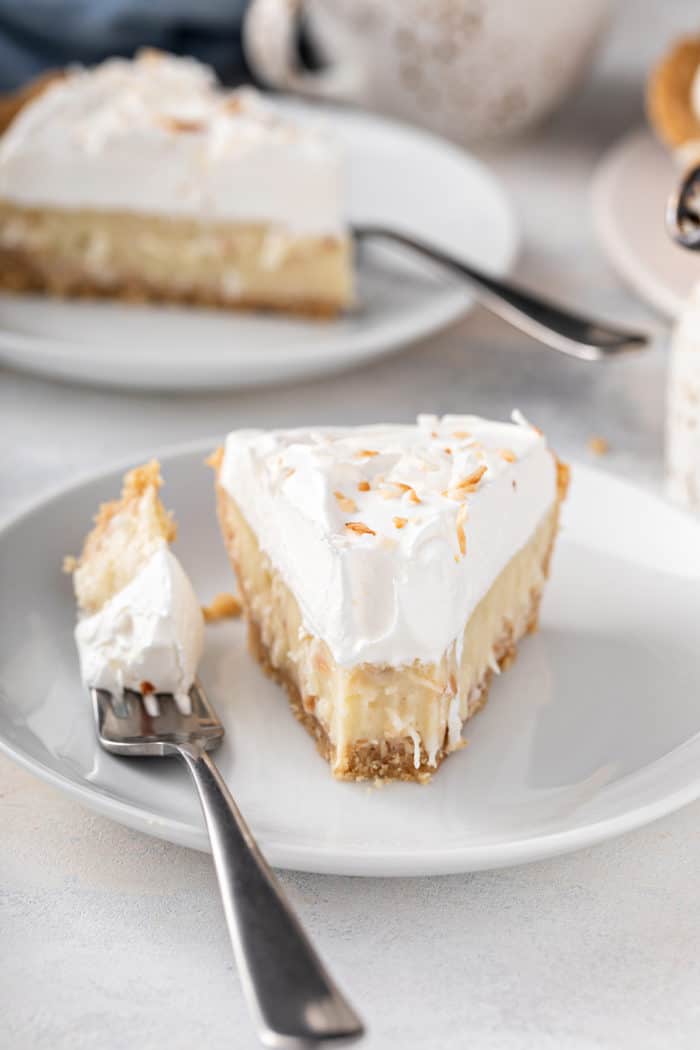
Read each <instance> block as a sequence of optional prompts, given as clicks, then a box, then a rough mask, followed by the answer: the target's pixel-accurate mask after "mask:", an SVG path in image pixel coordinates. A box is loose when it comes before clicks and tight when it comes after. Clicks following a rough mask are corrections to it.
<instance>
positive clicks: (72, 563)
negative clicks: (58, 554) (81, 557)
mask: <svg viewBox="0 0 700 1050" xmlns="http://www.w3.org/2000/svg"><path fill="white" fill-rule="evenodd" d="M78 564H79V562H78V559H77V558H76V557H75V555H73V554H66V555H65V557H64V559H63V571H64V572H65V573H66V574H67V575H70V574H71V573H73V572H75V570H76V569H77V568H78Z"/></svg>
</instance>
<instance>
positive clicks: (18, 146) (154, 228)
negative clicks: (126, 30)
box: [0, 51, 352, 315]
mask: <svg viewBox="0 0 700 1050" xmlns="http://www.w3.org/2000/svg"><path fill="white" fill-rule="evenodd" d="M27 99H28V101H27V102H26V104H24V105H22V106H21V107H20V109H19V112H18V113H17V115H16V116H14V118H13V119H12V120H11V123H10V125H9V127H8V129H7V131H6V132H5V134H4V135H3V137H2V139H0V286H1V287H5V288H11V289H14V290H20V291H24V290H39V291H47V292H51V293H56V294H61V295H69V296H72V295H99V296H102V295H106V296H118V297H120V298H125V299H132V298H136V299H159V300H169V301H173V302H193V303H202V304H213V305H219V306H227V307H241V308H243V307H263V308H272V309H278V310H290V311H294V312H300V313H310V314H322V315H323V314H334V313H336V312H338V311H339V310H342V309H343V308H344V307H345V306H347V305H348V303H349V302H350V300H351V297H352V275H351V258H350V254H351V253H350V242H349V238H348V235H347V231H346V228H345V226H344V224H343V219H342V189H341V175H342V172H341V167H342V165H341V157H340V155H339V152H338V150H337V149H336V147H335V145H334V144H333V143H332V142H331V141H330V140H329V139H328V138H327V137H326V136H325V135H324V134H322V133H321V131H319V130H318V129H317V128H311V127H306V126H305V127H304V128H302V127H300V126H298V125H296V124H295V123H293V122H292V121H290V120H288V119H287V118H286V117H283V116H281V115H280V114H278V113H277V112H276V111H275V110H274V109H272V108H271V107H269V106H268V105H266V104H265V103H264V102H263V101H262V100H261V98H260V96H259V95H258V94H257V93H256V92H254V91H252V90H250V89H240V90H236V91H225V90H223V89H222V88H221V87H220V86H219V85H218V84H217V82H216V79H215V76H214V73H213V71H212V70H210V69H209V68H208V67H206V66H203V65H201V64H200V63H198V62H195V61H194V60H192V59H188V58H175V57H173V56H170V55H165V54H162V53H159V52H153V51H148V52H141V53H140V54H139V55H138V56H137V57H136V58H135V59H134V60H132V61H128V60H125V59H117V58H114V59H110V60H108V61H106V62H104V63H102V65H99V66H97V67H96V68H94V69H90V70H85V69H73V70H68V71H67V72H66V74H65V75H63V76H61V77H57V78H56V79H55V81H53V82H50V83H48V85H46V84H43V85H42V90H41V91H39V92H37V93H34V94H32V93H31V92H30V93H28V95H27Z"/></svg>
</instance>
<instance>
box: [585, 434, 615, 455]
mask: <svg viewBox="0 0 700 1050" xmlns="http://www.w3.org/2000/svg"><path fill="white" fill-rule="evenodd" d="M588 451H589V452H592V453H593V455H594V456H604V455H605V454H606V453H607V452H609V451H610V444H609V442H608V440H607V438H604V437H601V436H600V434H593V435H592V437H589V439H588Z"/></svg>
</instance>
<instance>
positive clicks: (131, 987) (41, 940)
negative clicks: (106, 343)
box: [0, 0, 700, 1050]
mask: <svg viewBox="0 0 700 1050" xmlns="http://www.w3.org/2000/svg"><path fill="white" fill-rule="evenodd" d="M697 23H698V19H697V12H696V6H695V5H694V4H692V3H689V2H683V3H681V2H680V0H677V2H674V3H672V4H659V3H655V2H654V0H634V2H632V0H628V2H627V3H626V4H624V5H621V6H620V8H619V9H618V15H617V18H616V21H615V23H614V25H613V27H612V32H611V34H610V36H609V38H608V41H607V43H606V45H605V47H604V48H603V50H602V52H601V54H600V56H599V58H598V60H597V62H596V66H595V69H594V71H593V74H592V75H591V77H590V78H589V79H588V80H587V81H586V83H585V84H584V85H582V87H581V88H580V90H579V91H578V93H577V95H576V97H575V98H574V99H572V100H571V102H569V103H568V104H567V106H566V107H565V108H564V109H563V110H562V111H561V112H560V113H559V114H558V115H557V117H556V118H555V119H554V120H552V121H550V122H549V123H548V124H547V125H546V126H544V127H542V128H540V129H538V130H537V131H536V132H533V133H530V134H528V135H527V136H526V137H524V138H522V139H521V140H519V141H516V142H511V143H509V144H508V145H507V146H506V145H504V146H499V147H498V148H495V147H490V148H489V149H488V150H487V151H483V152H484V154H485V156H486V157H487V159H488V160H489V161H490V162H491V163H492V164H493V166H494V168H495V169H496V170H497V171H498V173H499V174H500V176H501V177H502V178H503V180H504V182H505V183H506V185H507V186H508V189H509V191H510V193H511V195H512V198H513V200H514V202H515V205H516V208H517V212H518V215H519V219H520V222H521V225H522V230H523V240H524V247H523V253H522V256H521V259H520V263H519V273H520V275H521V276H522V277H523V278H525V279H527V281H528V282H529V283H530V284H531V285H533V286H534V287H541V288H543V289H547V290H549V291H550V293H554V294H556V295H558V296H559V297H560V298H561V299H563V300H568V301H569V302H572V303H577V304H578V305H579V306H581V307H590V308H592V309H595V311H597V312H599V313H601V314H609V315H610V316H612V317H617V318H619V319H620V320H627V321H630V322H635V323H649V322H650V321H651V322H653V323H654V324H658V323H659V322H658V318H653V317H652V316H651V314H649V313H648V311H647V310H646V308H645V307H644V306H643V305H641V304H640V303H638V302H637V301H636V300H635V298H634V297H633V296H632V295H631V294H630V293H629V292H628V291H627V290H626V289H625V288H624V287H623V286H622V285H621V284H620V282H619V281H618V279H617V278H616V277H615V275H614V274H613V273H612V271H611V270H610V268H609V267H608V265H607V264H606V262H605V260H604V259H603V257H602V254H601V251H600V249H599V246H598V245H597V244H596V241H595V237H594V233H593V228H592V222H591V215H590V208H589V196H588V195H589V188H590V179H591V174H592V172H593V170H594V167H595V164H596V162H597V160H598V158H599V157H600V155H601V153H602V152H603V150H604V149H605V148H606V146H608V145H609V144H610V143H612V142H613V141H614V140H615V139H616V138H617V137H618V136H619V135H620V134H622V133H623V132H625V131H626V130H628V129H629V128H632V127H634V126H635V125H637V124H639V123H641V121H642V81H643V75H644V70H645V69H646V68H647V67H648V65H649V63H650V61H651V60H652V58H653V57H654V56H655V55H656V54H657V53H658V51H659V50H660V48H662V47H663V45H664V43H665V42H666V40H668V39H670V38H671V37H672V36H673V35H674V34H676V33H677V32H678V31H679V30H680V31H682V30H687V29H695V30H696V29H697V28H698V25H697ZM661 328H662V333H664V334H665V329H664V326H663V324H662V326H661ZM664 344H665V339H662V341H661V345H660V346H659V347H658V348H657V349H655V350H654V351H653V352H651V353H648V354H646V355H645V356H640V357H638V358H636V359H634V360H632V359H626V360H624V361H620V362H615V363H611V364H608V365H606V366H605V367H592V366H588V365H584V364H580V363H577V362H575V361H570V360H566V359H563V358H560V357H558V356H557V355H554V354H551V353H549V352H547V351H545V350H542V349H540V348H539V347H537V346H535V345H534V344H532V343H531V342H529V341H528V340H527V339H525V338H524V337H521V336H520V335H518V334H517V333H515V332H513V331H511V330H509V329H508V328H507V327H505V326H504V325H503V324H502V323H500V322H498V321H497V320H494V319H492V318H490V317H489V316H488V315H487V314H485V313H484V312H483V311H480V310H477V311H475V312H474V313H472V314H471V315H470V316H469V317H467V318H466V319H465V320H464V321H463V322H461V323H459V324H457V325H455V326H453V327H452V328H451V329H450V330H448V331H446V332H444V333H442V334H441V335H440V336H438V337H437V338H435V339H432V340H430V341H429V342H428V343H426V344H424V345H419V346H416V347H414V348H412V349H410V350H408V351H407V352H405V353H404V354H402V355H401V356H399V357H396V358H394V359H389V360H387V361H385V362H382V363H379V364H376V365H374V366H372V367H368V368H365V369H363V370H361V371H357V372H354V373H351V374H349V375H346V376H342V377H334V378H332V379H328V380H319V381H317V382H311V383H306V384H304V385H298V386H295V387H291V388H286V389H281V388H280V389H268V390H265V391H260V392H255V393H250V392H246V393H245V394H235V393H222V394H216V395H206V396H204V395H203V396H194V397H177V396H169V397H156V396H128V397H127V396H120V395H119V394H116V393H108V392H104V391H97V390H87V389H81V390H78V389H77V388H75V387H72V386H69V385H63V384H53V383H48V382H43V381H41V380H37V379H33V378H30V377H28V376H23V375H20V374H19V373H14V372H10V371H7V370H5V371H0V445H1V447H2V449H3V455H2V456H1V457H0V508H2V512H3V514H4V513H6V512H9V511H11V510H12V509H13V508H14V507H15V506H19V505H20V504H21V503H23V502H24V501H26V500H27V499H29V498H31V497H33V496H34V495H36V494H39V493H40V492H41V491H42V489H43V488H46V487H49V486H53V485H55V484H57V483H59V482H61V481H62V480H63V479H66V480H68V479H69V478H71V477H73V476H75V475H77V474H78V473H80V472H82V471H85V470H89V469H92V468H96V467H99V466H101V465H102V464H104V463H105V462H109V461H110V460H114V459H119V458H125V457H127V456H130V455H132V454H133V455H134V456H136V455H138V454H139V453H141V452H142V451H144V450H145V451H147V452H149V451H151V450H152V449H153V448H155V447H158V446H161V445H164V444H167V443H170V442H177V441H183V440H187V439H190V438H195V437H200V436H204V435H209V434H222V433H224V432H225V431H226V430H228V429H230V428H231V427H234V426H242V425H250V424H261V425H266V424H275V425H284V424H291V423H294V422H302V421H308V420H309V419H310V418H312V417H313V418H314V419H316V420H318V421H339V420H341V419H342V420H351V421H357V422H360V421H376V420H379V419H409V418H411V417H412V416H414V415H415V414H416V413H417V412H418V411H433V412H458V411H462V410H465V409H467V410H470V411H476V412H480V413H484V414H487V415H490V414H494V415H503V414H505V413H508V412H509V411H510V409H511V407H512V406H513V405H514V404H516V405H518V406H519V407H520V408H521V409H522V410H523V411H524V412H525V413H526V415H528V416H530V417H531V418H533V419H534V420H536V421H537V422H538V423H539V424H540V425H541V426H543V427H544V428H545V430H546V431H547V433H548V434H549V435H550V436H551V439H552V440H553V442H554V443H555V445H556V447H557V448H558V449H559V450H560V451H561V452H562V453H563V454H564V455H565V456H567V457H572V458H577V459H582V460H584V461H586V460H589V461H590V460H591V459H592V458H593V457H592V456H591V454H590V453H589V452H588V451H587V447H586V446H587V440H588V438H589V436H590V435H592V434H600V435H603V436H604V437H606V438H607V439H608V441H609V442H610V449H611V450H610V453H609V454H608V455H607V456H606V457H604V458H602V459H601V460H600V461H599V465H600V467H601V469H603V470H607V471H610V472H612V473H614V474H617V475H620V476H624V477H627V478H632V479H634V480H636V481H637V482H638V483H640V484H642V485H644V486H646V487H649V488H651V489H652V490H658V491H660V490H661V483H662V477H663V459H662V442H663V418H664V386H665V360H666V346H665V345H664ZM699 826H700V804H696V805H693V806H689V807H687V808H686V809H685V810H683V811H681V812H679V813H677V814H675V815H673V816H671V817H668V818H667V819H665V820H663V821H660V822H658V823H657V824H654V825H652V826H650V827H648V828H646V829H644V830H641V831H638V832H635V833H632V834H629V835H627V836H625V837H623V838H621V839H619V840H617V841H613V842H610V843H608V844H606V845H603V846H599V847H597V848H595V849H591V850H585V851H583V852H581V853H578V854H575V855H572V856H567V857H563V858H560V859H555V860H551V861H547V862H543V863H538V864H533V865H531V866H528V867H521V868H516V869H511V870H507V871H497V872H492V873H489V872H486V873H480V874H476V875H465V876H455V877H450V878H433V879H414V880H403V879H402V880H383V879H372V880H370V879H367V880H361V879H351V878H340V877H333V878H331V877H319V876H312V875H304V874H290V873H285V874H283V875H282V880H283V882H284V884H285V886H286V888H287V889H288V891H289V893H290V895H291V897H292V899H293V901H294V903H295V904H296V906H297V907H298V910H299V912H300V913H301V915H302V916H303V919H304V921H305V922H306V923H308V926H309V928H310V930H311V932H312V934H313V935H314V937H315V938H316V939H317V940H318V943H319V945H320V947H321V949H322V950H323V951H324V953H325V955H326V956H327V958H328V959H329V960H331V961H332V963H333V967H334V969H335V971H336V972H337V974H338V977H339V979H340V980H341V981H342V983H343V985H344V986H345V987H346V988H347V989H348V991H349V992H350V993H351V994H352V997H353V999H354V1001H355V1002H356V1003H357V1004H358V1005H360V1006H361V1008H362V1011H363V1013H364V1014H365V1015H366V1017H367V1019H368V1020H369V1023H370V1026H371V1035H370V1037H369V1038H368V1040H367V1042H366V1044H365V1045H367V1047H368V1050H369V1048H373V1050H374V1048H385V1047H389V1046H400V1047H402V1048H403V1050H414V1048H418V1047H441V1048H444V1050H449V1048H452V1047H454V1048H457V1047H460V1048H461V1047H467V1046H469V1047H474V1048H479V1050H491V1048H493V1050H530V1048H532V1050H535V1048H536V1050H547V1048H550V1047H551V1048H555V1047H556V1048H567V1050H568V1048H572V1050H573V1048H576V1050H582V1048H586V1050H589V1048H593V1047H606V1048H608V1047H609V1048H613V1047H614V1048H616V1050H619V1048H624V1050H626V1048H629V1050H632V1048H634V1050H638V1048H646V1047H649V1048H652V1047H658V1048H660V1050H661V1048H663V1050H669V1048H671V1050H673V1048H685V1047H688V1048H690V1047H696V1046H697V1045H698V1030H699V1024H700V997H699V996H698V987H699V986H700V972H699V971H700V968H699V965H698V944H699V943H700V897H699V896H698V893H697V872H698V869H699V867H700V833H699V832H698V827H699ZM0 906H1V915H2V919H1V927H0V929H1V931H2V932H1V934H0V937H1V941H0V943H1V945H2V947H1V949H0V1045H2V1046H3V1047H8V1048H12V1050H25V1048H31V1050H34V1048H37V1050H40V1048H44V1047H45V1048H51V1050H63V1048H65V1050H69V1048H70V1050H82V1048H98V1047H99V1048H105V1050H119V1048H122V1047H123V1048H127V1047H128V1048H130V1050H132V1048H137V1047H138V1048H139V1050H150V1048H157V1047H168V1048H169V1050H179V1048H182V1050H185V1048H190V1047H192V1046H194V1045H197V1044H201V1045H203V1046H207V1047H212V1048H217V1050H218V1048H219V1047H221V1048H223V1047H229V1046H235V1047H236V1048H240V1050H243V1048H248V1047H251V1048H252V1047H254V1046H256V1045H257V1044H256V1041H255V1038H254V1036H253V1034H252V1031H251V1028H250V1025H249V1022H248V1019H247V1016H246V1011H245V1007H244V1004H243V1001H242V997H241V991H240V988H239V986H238V982H237V978H236V974H235V971H234V967H233V962H232V959H231V953H230V949H229V945H228V942H227V937H226V933H225V931H224V926H223V922H222V916H221V912H220V906H219V901H218V897H217V891H216V887H215V883H214V877H213V873H212V870H211V864H210V860H209V858H208V857H207V856H204V855H200V854H197V853H193V852H189V851H187V850H184V849H180V848H176V847H174V846H170V845H167V844H164V843H161V842H157V841H155V840H151V839H148V838H146V837H144V836H142V835H140V834H137V833H135V832H130V831H128V830H126V829H124V828H121V827H119V826H117V825H116V824H113V823H111V822H109V821H108V820H105V819H103V818H101V817H97V816H94V815H93V814H91V813H89V812H87V811H86V810H84V809H82V808H81V807H80V806H78V805H77V804H75V803H74V802H72V801H69V800H68V799H66V798H64V797H63V796H61V795H60V794H59V793H58V792H56V791H54V790H53V789H51V788H49V787H47V786H45V785H44V784H42V783H40V782H38V781H36V780H35V779H33V778H32V777H31V776H30V775H29V774H28V773H26V772H24V771H22V770H20V769H18V768H16V767H15V766H14V765H12V764H11V763H10V762H9V761H7V760H5V759H0Z"/></svg>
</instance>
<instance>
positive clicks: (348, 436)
mask: <svg viewBox="0 0 700 1050" xmlns="http://www.w3.org/2000/svg"><path fill="white" fill-rule="evenodd" d="M517 419H518V421H517V422H515V423H513V424H509V423H496V422H489V421H488V420H484V419H480V418H478V417H476V416H445V417H443V418H442V419H438V418H437V417H435V416H419V418H418V421H417V424H415V425H378V426H368V427H353V428H340V427H328V428H318V429H299V430H288V431H271V432H267V433H266V432H263V431H257V430H241V431H234V432H232V433H231V434H229V436H228V438H227V439H226V446H225V454H224V458H223V462H222V466H221V473H220V481H221V484H222V485H223V487H224V489H225V490H226V492H227V493H228V494H229V495H230V496H231V497H232V498H233V499H234V500H235V502H236V503H237V505H238V507H239V509H240V510H241V512H242V514H243V516H244V517H245V518H246V520H247V521H248V523H249V525H250V526H251V528H252V529H253V531H254V532H255V533H256V536H257V539H258V542H259V544H260V546H261V548H262V550H263V551H265V552H266V553H267V555H268V557H269V558H270V560H271V562H272V564H273V566H274V567H275V568H276V569H277V571H278V572H279V573H280V575H281V577H282V579H283V580H284V581H285V583H286V584H287V586H288V587H289V588H290V590H291V591H292V593H293V594H294V596H295V598H296V599H297V601H298V603H299V606H300V609H301V613H302V618H303V626H304V630H305V631H306V632H308V634H310V635H312V636H315V637H319V638H321V639H322V640H323V641H324V642H326V644H327V645H328V647H329V649H330V651H331V653H332V655H333V657H334V659H335V660H336V662H337V663H338V664H340V665H341V666H344V667H350V666H353V665H355V664H358V663H364V662H370V663H376V664H387V665H391V666H400V665H405V664H409V663H412V662H413V661H414V660H420V661H424V662H435V661H437V660H439V659H440V658H441V657H442V655H443V654H444V652H445V651H446V650H447V649H448V647H449V646H450V645H452V644H453V643H455V642H457V641H458V640H460V639H461V637H462V634H463V631H464V627H465V625H466V622H467V620H468V618H469V616H470V615H471V613H472V612H473V611H474V609H475V607H476V605H477V604H478V603H479V601H480V600H481V598H483V597H484V595H485V594H486V593H487V592H488V590H489V588H490V587H491V585H492V583H493V582H494V581H495V579H496V578H497V576H498V575H499V573H500V572H501V570H502V569H504V568H505V566H506V565H507V564H508V562H509V561H510V559H511V558H512V557H513V555H514V554H516V553H517V551H518V550H520V549H521V548H522V547H523V546H524V545H525V544H526V543H527V542H528V540H529V539H530V538H531V536H532V534H533V532H534V531H535V529H536V528H537V526H538V525H539V524H540V522H541V521H542V519H543V518H544V516H545V514H546V513H547V511H548V510H549V509H550V507H551V506H552V505H553V503H554V500H555V498H556V463H555V460H554V457H553V455H552V454H551V453H550V452H549V451H548V449H547V446H546V442H545V439H544V438H543V436H542V435H541V434H540V433H539V432H538V431H537V430H536V429H534V428H533V427H531V426H530V425H529V424H527V423H526V422H525V420H523V419H522V417H517Z"/></svg>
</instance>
